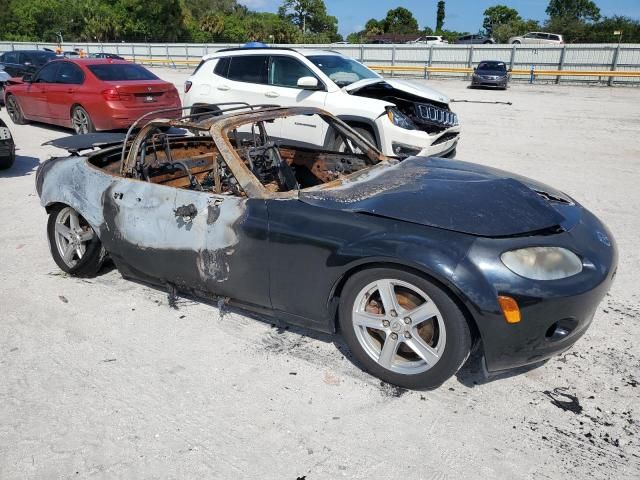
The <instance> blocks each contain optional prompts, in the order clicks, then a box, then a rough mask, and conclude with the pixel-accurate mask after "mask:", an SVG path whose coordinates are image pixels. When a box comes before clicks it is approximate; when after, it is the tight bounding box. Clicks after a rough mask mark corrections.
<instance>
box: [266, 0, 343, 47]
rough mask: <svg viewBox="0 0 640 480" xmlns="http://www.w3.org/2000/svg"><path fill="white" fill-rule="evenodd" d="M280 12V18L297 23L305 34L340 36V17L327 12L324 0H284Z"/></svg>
mask: <svg viewBox="0 0 640 480" xmlns="http://www.w3.org/2000/svg"><path fill="white" fill-rule="evenodd" d="M278 14H279V15H280V18H282V19H285V20H288V21H290V22H292V23H293V24H294V25H297V26H298V28H299V29H300V30H301V31H302V33H303V34H306V33H312V34H313V33H315V34H321V33H324V34H328V35H329V36H330V37H334V38H335V37H337V36H338V19H337V18H336V17H333V16H331V15H329V14H327V7H326V5H325V4H324V1H323V0H284V2H282V5H281V6H280V8H279V9H278Z"/></svg>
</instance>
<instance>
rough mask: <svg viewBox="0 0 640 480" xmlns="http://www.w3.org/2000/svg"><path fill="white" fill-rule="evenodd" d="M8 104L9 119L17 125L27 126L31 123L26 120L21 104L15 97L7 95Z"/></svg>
mask: <svg viewBox="0 0 640 480" xmlns="http://www.w3.org/2000/svg"><path fill="white" fill-rule="evenodd" d="M6 101H7V104H6V105H5V107H6V109H7V113H8V114H9V118H11V121H12V122H13V123H15V124H16V125H26V124H27V123H29V122H28V121H27V119H26V118H24V114H23V113H22V108H20V104H19V103H18V100H17V99H16V97H15V95H11V94H9V95H7V98H6Z"/></svg>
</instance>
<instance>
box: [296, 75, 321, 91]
mask: <svg viewBox="0 0 640 480" xmlns="http://www.w3.org/2000/svg"><path fill="white" fill-rule="evenodd" d="M298 87H300V88H303V89H305V90H318V89H319V88H320V85H319V84H318V79H317V78H316V77H301V78H299V79H298Z"/></svg>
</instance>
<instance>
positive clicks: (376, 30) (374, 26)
mask: <svg viewBox="0 0 640 480" xmlns="http://www.w3.org/2000/svg"><path fill="white" fill-rule="evenodd" d="M363 33H364V34H365V35H380V34H381V33H384V20H383V21H380V22H379V21H378V20H376V19H375V18H372V19H370V20H368V21H367V23H366V24H365V25H364V32H363Z"/></svg>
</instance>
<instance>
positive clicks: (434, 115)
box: [416, 103, 458, 128]
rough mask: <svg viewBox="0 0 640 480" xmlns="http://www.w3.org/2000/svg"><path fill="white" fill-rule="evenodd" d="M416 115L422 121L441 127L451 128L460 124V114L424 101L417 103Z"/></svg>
mask: <svg viewBox="0 0 640 480" xmlns="http://www.w3.org/2000/svg"><path fill="white" fill-rule="evenodd" d="M416 117H417V120H418V122H420V123H427V124H430V125H437V126H439V127H445V128H449V127H455V126H456V125H458V116H457V115H456V114H455V113H453V112H452V111H450V110H446V109H444V108H440V107H434V106H433V105H429V104H424V103H417V104H416Z"/></svg>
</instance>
